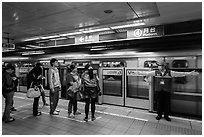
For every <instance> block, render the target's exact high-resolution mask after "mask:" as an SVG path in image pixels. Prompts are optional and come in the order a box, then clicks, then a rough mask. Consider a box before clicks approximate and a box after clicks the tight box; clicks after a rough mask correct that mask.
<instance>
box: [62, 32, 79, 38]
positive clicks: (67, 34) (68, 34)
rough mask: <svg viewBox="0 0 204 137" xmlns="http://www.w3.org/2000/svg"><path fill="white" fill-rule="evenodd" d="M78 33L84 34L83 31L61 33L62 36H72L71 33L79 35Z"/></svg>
mask: <svg viewBox="0 0 204 137" xmlns="http://www.w3.org/2000/svg"><path fill="white" fill-rule="evenodd" d="M78 34H82V32H72V33H66V34H60V36H62V37H63V36H70V35H78Z"/></svg>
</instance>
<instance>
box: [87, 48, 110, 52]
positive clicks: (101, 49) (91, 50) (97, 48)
mask: <svg viewBox="0 0 204 137" xmlns="http://www.w3.org/2000/svg"><path fill="white" fill-rule="evenodd" d="M106 49H110V48H97V49H90V50H91V51H93V50H106Z"/></svg>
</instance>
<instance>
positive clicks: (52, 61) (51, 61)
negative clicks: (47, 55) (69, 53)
mask: <svg viewBox="0 0 204 137" xmlns="http://www.w3.org/2000/svg"><path fill="white" fill-rule="evenodd" d="M55 61H58V60H57V59H56V58H52V59H51V60H50V65H51V66H53V63H54V62H55Z"/></svg>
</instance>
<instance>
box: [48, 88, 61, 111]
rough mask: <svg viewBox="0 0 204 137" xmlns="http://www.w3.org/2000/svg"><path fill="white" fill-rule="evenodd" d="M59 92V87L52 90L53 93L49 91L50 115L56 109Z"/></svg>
mask: <svg viewBox="0 0 204 137" xmlns="http://www.w3.org/2000/svg"><path fill="white" fill-rule="evenodd" d="M59 92H60V88H59V87H55V88H54V93H52V92H51V91H50V113H51V114H52V113H53V112H54V111H55V109H56V107H57V104H58V101H59Z"/></svg>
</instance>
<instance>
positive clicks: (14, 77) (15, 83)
mask: <svg viewBox="0 0 204 137" xmlns="http://www.w3.org/2000/svg"><path fill="white" fill-rule="evenodd" d="M12 77H13V79H14V85H15V90H14V93H15V92H17V87H18V79H19V78H18V77H17V76H16V74H15V70H14V72H13V74H12ZM13 104H14V100H13V101H12V107H11V111H16V108H15V107H14V106H13Z"/></svg>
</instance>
